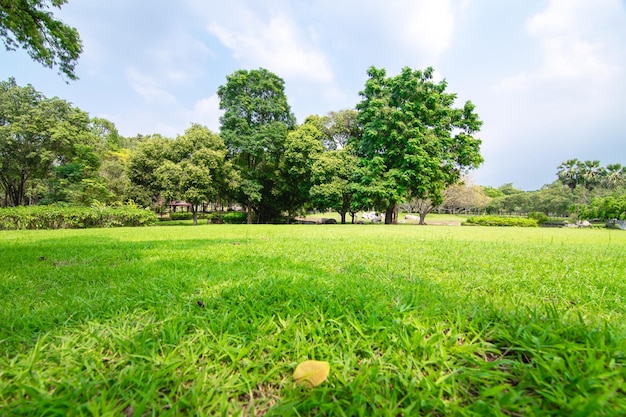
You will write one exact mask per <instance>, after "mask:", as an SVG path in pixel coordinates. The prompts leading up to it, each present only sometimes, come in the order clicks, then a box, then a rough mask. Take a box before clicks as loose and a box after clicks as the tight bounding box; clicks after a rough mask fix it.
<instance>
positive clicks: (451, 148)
mask: <svg viewBox="0 0 626 417" xmlns="http://www.w3.org/2000/svg"><path fill="white" fill-rule="evenodd" d="M433 72H434V71H433V69H432V68H428V69H426V70H425V71H419V70H418V71H416V70H412V69H410V68H404V69H403V70H402V72H401V73H400V74H399V75H397V76H395V77H388V76H387V74H386V72H385V70H384V69H378V68H374V67H371V68H370V69H369V70H368V76H369V79H368V80H367V81H366V84H365V89H364V90H363V91H362V92H361V93H360V94H361V97H362V101H361V102H360V103H359V104H358V105H357V109H358V111H359V122H360V124H361V126H362V127H363V138H362V140H361V141H360V144H359V145H360V146H359V152H360V154H361V155H362V156H363V157H364V158H365V159H366V160H367V161H368V162H369V164H370V166H371V167H372V172H373V174H372V181H371V182H372V184H378V186H377V187H375V188H374V189H375V190H377V192H378V191H380V184H381V183H382V184H384V185H385V187H386V188H387V190H386V193H385V195H383V196H382V197H383V198H381V199H380V202H381V203H383V204H384V205H385V206H384V207H381V209H384V211H385V222H386V223H392V222H394V221H395V220H397V205H398V203H399V202H400V201H401V200H403V199H406V198H417V199H424V200H426V199H429V200H430V201H431V202H432V203H433V205H435V206H436V205H439V204H440V203H441V201H442V198H443V197H442V193H443V190H444V189H445V188H446V187H448V186H449V185H451V184H454V183H456V182H457V181H458V180H459V179H460V178H461V176H462V175H463V174H464V173H466V172H467V171H468V170H469V169H472V168H476V167H478V166H479V165H480V164H481V163H482V161H483V159H482V157H481V155H480V143H481V141H480V140H479V139H477V138H475V137H474V136H473V135H474V134H475V133H476V132H478V130H479V129H480V127H481V125H482V122H481V121H480V120H479V118H478V115H477V114H476V113H475V111H474V110H475V107H474V105H473V104H472V103H471V102H469V101H468V102H466V103H465V105H464V106H463V107H461V108H457V107H454V101H455V99H456V95H455V94H453V93H448V92H446V88H447V83H446V81H445V80H444V81H441V82H435V81H434V80H433ZM378 194H380V193H378ZM422 220H423V219H422Z"/></svg>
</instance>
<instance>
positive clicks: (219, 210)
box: [217, 194, 224, 224]
mask: <svg viewBox="0 0 626 417" xmlns="http://www.w3.org/2000/svg"><path fill="white" fill-rule="evenodd" d="M223 213H224V206H223V205H222V196H221V195H219V194H218V195H217V224H222V223H224V220H223V219H222V214H223Z"/></svg>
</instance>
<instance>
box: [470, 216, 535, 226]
mask: <svg viewBox="0 0 626 417" xmlns="http://www.w3.org/2000/svg"><path fill="white" fill-rule="evenodd" d="M463 224H467V225H475V226H515V227H537V220H536V219H527V218H524V217H499V216H473V217H470V218H468V219H467V220H466V221H465V222H464V223H463Z"/></svg>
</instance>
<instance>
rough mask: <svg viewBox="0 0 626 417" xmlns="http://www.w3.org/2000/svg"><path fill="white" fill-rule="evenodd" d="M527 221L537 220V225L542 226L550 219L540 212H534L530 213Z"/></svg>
mask: <svg viewBox="0 0 626 417" xmlns="http://www.w3.org/2000/svg"><path fill="white" fill-rule="evenodd" d="M528 218H529V219H535V220H537V223H539V224H544V223H546V222H547V221H548V220H550V218H549V217H548V216H546V214H545V213H542V212H540V211H535V212H533V213H530V214H529V215H528Z"/></svg>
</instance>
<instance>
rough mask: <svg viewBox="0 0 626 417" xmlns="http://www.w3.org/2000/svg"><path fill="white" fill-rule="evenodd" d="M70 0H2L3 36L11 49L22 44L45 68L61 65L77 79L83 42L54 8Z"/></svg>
mask: <svg viewBox="0 0 626 417" xmlns="http://www.w3.org/2000/svg"><path fill="white" fill-rule="evenodd" d="M65 3H67V0H48V1H46V0H0V38H2V41H3V43H4V46H5V48H6V49H7V50H9V51H11V50H15V49H17V48H18V47H20V48H23V49H25V50H26V51H27V53H28V55H29V56H30V57H31V58H32V59H33V60H35V61H37V62H39V63H41V64H42V65H44V66H45V67H48V68H54V67H58V69H59V72H60V73H61V74H63V75H65V76H66V77H67V78H69V79H70V80H76V79H77V78H78V77H77V76H76V73H75V67H76V64H77V61H78V58H79V56H80V54H81V53H82V51H83V44H82V41H81V39H80V36H79V35H78V31H77V30H76V29H75V28H73V27H71V26H68V25H66V24H65V23H63V22H62V21H60V20H58V19H55V17H54V14H53V13H52V12H50V8H51V7H55V8H58V9H60V8H61V6H62V5H64V4H65Z"/></svg>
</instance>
